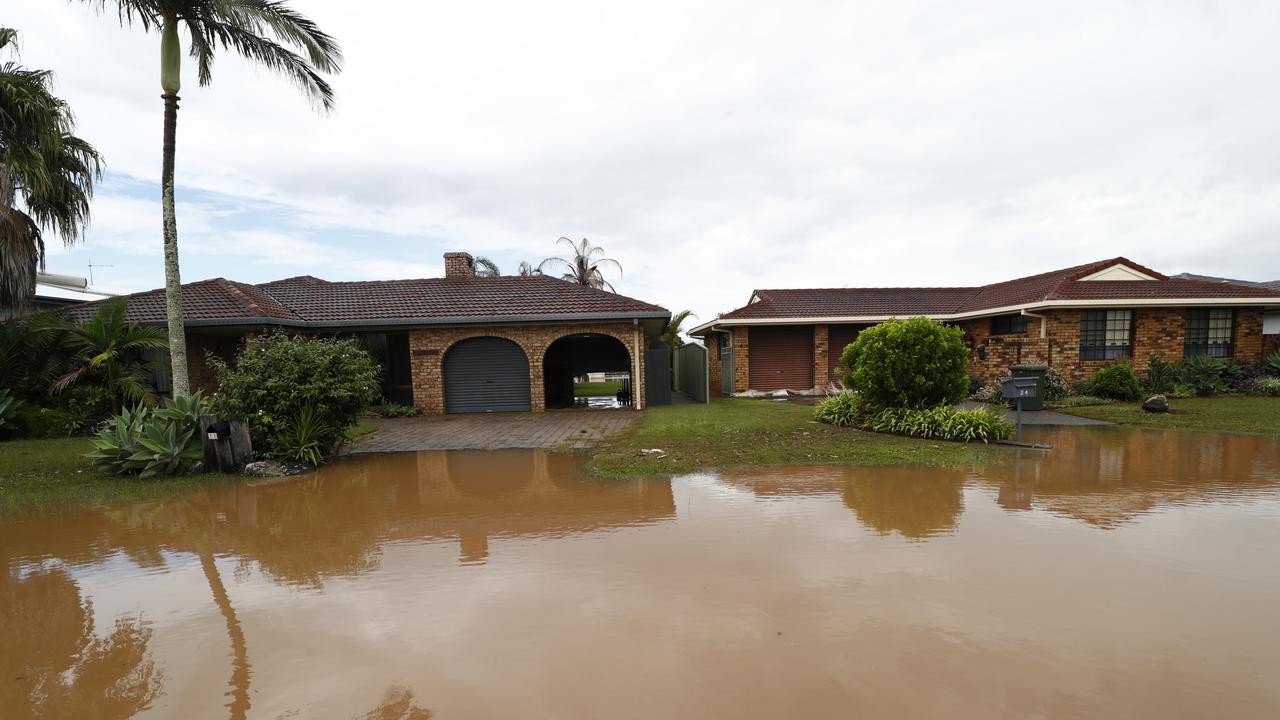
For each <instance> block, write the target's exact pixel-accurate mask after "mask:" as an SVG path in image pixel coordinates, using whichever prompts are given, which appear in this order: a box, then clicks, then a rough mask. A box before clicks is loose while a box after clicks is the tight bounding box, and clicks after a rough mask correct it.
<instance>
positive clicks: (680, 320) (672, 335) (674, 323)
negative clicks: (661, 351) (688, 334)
mask: <svg viewBox="0 0 1280 720" xmlns="http://www.w3.org/2000/svg"><path fill="white" fill-rule="evenodd" d="M691 317H693V318H696V317H698V316H697V315H694V314H693V311H692V310H681V311H680V312H678V313H676V314H674V315H672V316H671V319H670V320H668V321H667V324H666V325H663V326H662V332H661V333H659V334H658V338H659V339H660V340H662V342H663V343H665V344H666V346H667V347H669V348H672V349H673V350H674V349H675V348H678V347H682V346H683V345H684V338H682V337H680V333H682V332H684V328H683V327H682V326H683V325H684V323H685V321H687V320H688V319H689V318H691Z"/></svg>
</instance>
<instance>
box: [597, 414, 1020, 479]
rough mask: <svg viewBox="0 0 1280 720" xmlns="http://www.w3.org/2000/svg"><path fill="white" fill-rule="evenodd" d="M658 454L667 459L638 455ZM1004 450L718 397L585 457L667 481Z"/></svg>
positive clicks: (610, 471) (613, 470)
mask: <svg viewBox="0 0 1280 720" xmlns="http://www.w3.org/2000/svg"><path fill="white" fill-rule="evenodd" d="M647 448H659V449H661V450H662V451H663V452H664V453H665V455H666V456H665V457H646V456H642V455H641V454H640V450H642V449H647ZM1002 452H1004V450H1003V449H1002V448H996V447H992V446H987V445H982V444H976V445H965V444H961V443H953V442H944V441H938V440H917V439H913V438H905V437H898V436H896V435H879V434H876V433H868V432H863V431H861V430H854V429H851V428H838V427H833V426H830V425H823V424H821V423H818V422H815V421H814V420H813V408H812V407H808V406H804V405H794V404H791V403H778V402H769V401H765V400H747V399H741V398H722V399H715V400H712V401H711V403H710V404H708V405H669V406H665V407H656V408H649V409H648V410H645V413H644V417H643V418H642V419H641V420H640V421H639V422H638V423H636V426H635V427H634V428H633V429H632V430H631V431H629V432H628V433H627V434H626V435H624V436H622V437H619V438H617V439H615V440H614V441H613V442H612V443H610V444H609V445H608V446H602V447H599V448H596V449H595V450H592V451H589V453H590V459H589V460H588V462H587V467H588V469H590V470H591V471H592V472H593V473H595V474H597V475H602V476H606V477H622V476H631V475H665V474H671V473H684V472H692V471H695V470H703V469H707V468H713V467H728V466H734V465H810V464H816V463H844V464H849V465H902V464H918V465H963V464H971V463H980V462H984V461H987V460H990V459H993V458H996V457H999V456H1000V454H1001V453H1002Z"/></svg>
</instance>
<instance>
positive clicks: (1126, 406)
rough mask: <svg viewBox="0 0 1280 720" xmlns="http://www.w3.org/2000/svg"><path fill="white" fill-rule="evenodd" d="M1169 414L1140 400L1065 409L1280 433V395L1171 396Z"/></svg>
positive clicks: (1117, 418)
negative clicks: (1150, 410) (1149, 408)
mask: <svg viewBox="0 0 1280 720" xmlns="http://www.w3.org/2000/svg"><path fill="white" fill-rule="evenodd" d="M1169 408H1170V409H1171V410H1172V412H1169V413H1148V412H1143V411H1142V405H1141V403H1116V404H1114V405H1099V406H1096V407H1076V408H1069V409H1066V408H1064V409H1063V412H1067V413H1070V414H1072V415H1079V416H1081V417H1088V418H1094V419H1097V420H1107V421H1109V422H1113V423H1116V424H1117V425H1138V426H1142V427H1154V428H1170V429H1174V430H1203V431H1206V432H1242V433H1280V398H1272V397H1211V398H1181V399H1170V400H1169Z"/></svg>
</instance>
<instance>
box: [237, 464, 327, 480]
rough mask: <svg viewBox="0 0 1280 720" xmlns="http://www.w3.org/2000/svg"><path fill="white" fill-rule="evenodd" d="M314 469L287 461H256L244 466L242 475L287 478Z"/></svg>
mask: <svg viewBox="0 0 1280 720" xmlns="http://www.w3.org/2000/svg"><path fill="white" fill-rule="evenodd" d="M312 470H315V468H313V467H311V466H310V465H308V464H306V463H300V462H292V461H289V460H258V461H256V462H251V463H249V464H248V465H245V466H244V474H245V475H251V476H253V477H288V476H290V475H301V474H303V473H309V472H311V471H312Z"/></svg>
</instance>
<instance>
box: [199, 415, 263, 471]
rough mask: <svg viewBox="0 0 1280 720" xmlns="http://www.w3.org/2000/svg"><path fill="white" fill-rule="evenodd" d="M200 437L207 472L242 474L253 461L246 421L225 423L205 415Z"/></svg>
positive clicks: (201, 423)
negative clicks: (211, 435)
mask: <svg viewBox="0 0 1280 720" xmlns="http://www.w3.org/2000/svg"><path fill="white" fill-rule="evenodd" d="M210 434H214V435H216V439H215V438H210ZM200 437H201V440H202V442H203V443H204V466H205V469H207V470H217V471H218V472H224V473H240V472H243V471H244V466H245V465H248V464H249V463H250V462H252V461H253V443H252V442H251V441H250V440H249V423H247V422H246V421H244V420H229V421H225V422H224V421H220V420H218V418H215V417H213V416H212V415H203V416H201V417H200Z"/></svg>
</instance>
